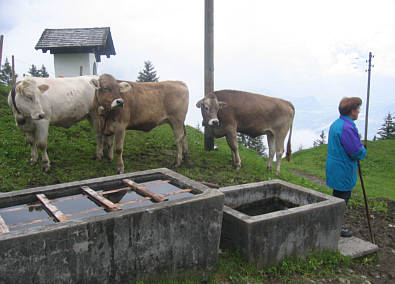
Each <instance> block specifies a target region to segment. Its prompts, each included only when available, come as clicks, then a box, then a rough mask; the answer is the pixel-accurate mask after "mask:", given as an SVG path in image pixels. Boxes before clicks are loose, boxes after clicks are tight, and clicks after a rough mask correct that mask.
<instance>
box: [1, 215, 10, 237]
mask: <svg viewBox="0 0 395 284" xmlns="http://www.w3.org/2000/svg"><path fill="white" fill-rule="evenodd" d="M9 231H10V229H9V228H8V226H7V224H6V223H5V222H4V219H3V217H1V216H0V234H4V233H8V232H9Z"/></svg>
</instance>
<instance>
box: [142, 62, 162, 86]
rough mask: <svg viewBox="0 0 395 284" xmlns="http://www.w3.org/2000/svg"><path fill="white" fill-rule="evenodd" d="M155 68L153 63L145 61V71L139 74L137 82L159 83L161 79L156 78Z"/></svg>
mask: <svg viewBox="0 0 395 284" xmlns="http://www.w3.org/2000/svg"><path fill="white" fill-rule="evenodd" d="M154 69H155V67H154V65H153V64H152V62H151V61H149V60H148V61H144V69H143V71H140V72H139V75H138V77H137V82H158V80H159V77H156V71H155V70H154Z"/></svg>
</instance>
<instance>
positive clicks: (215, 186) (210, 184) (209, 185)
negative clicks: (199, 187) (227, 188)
mask: <svg viewBox="0 0 395 284" xmlns="http://www.w3.org/2000/svg"><path fill="white" fill-rule="evenodd" d="M200 183H202V184H204V185H207V186H208V187H212V188H220V186H219V185H218V184H216V183H211V182H206V181H201V182H200Z"/></svg>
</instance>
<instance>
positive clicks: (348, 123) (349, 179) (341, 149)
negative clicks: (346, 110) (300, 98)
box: [326, 115, 366, 191]
mask: <svg viewBox="0 0 395 284" xmlns="http://www.w3.org/2000/svg"><path fill="white" fill-rule="evenodd" d="M365 156H366V149H365V148H364V147H363V145H362V143H361V140H360V138H359V134H358V129H357V127H356V126H355V123H354V121H353V120H352V119H351V118H349V117H348V116H343V115H341V116H340V118H338V119H337V120H336V121H335V122H334V123H332V125H331V127H330V129H329V138H328V155H327V157H326V184H327V185H328V186H329V187H330V188H332V189H336V190H340V191H350V190H352V189H353V187H354V186H355V185H356V183H357V169H358V160H363V159H364V158H365Z"/></svg>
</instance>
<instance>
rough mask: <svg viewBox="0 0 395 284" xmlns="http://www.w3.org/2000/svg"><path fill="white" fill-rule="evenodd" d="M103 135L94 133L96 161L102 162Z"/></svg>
mask: <svg viewBox="0 0 395 284" xmlns="http://www.w3.org/2000/svg"><path fill="white" fill-rule="evenodd" d="M103 139H104V137H103V135H102V134H101V133H100V132H96V160H98V161H101V160H103Z"/></svg>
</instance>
